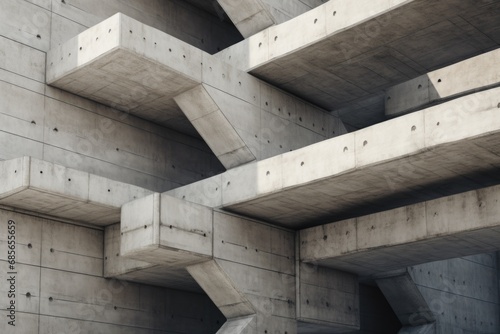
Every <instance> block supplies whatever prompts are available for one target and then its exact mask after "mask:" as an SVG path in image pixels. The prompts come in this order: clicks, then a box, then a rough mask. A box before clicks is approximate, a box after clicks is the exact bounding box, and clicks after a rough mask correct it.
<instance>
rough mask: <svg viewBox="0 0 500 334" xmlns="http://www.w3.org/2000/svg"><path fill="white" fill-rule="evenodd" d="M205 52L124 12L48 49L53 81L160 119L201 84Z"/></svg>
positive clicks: (174, 115) (49, 80) (163, 120)
mask: <svg viewBox="0 0 500 334" xmlns="http://www.w3.org/2000/svg"><path fill="white" fill-rule="evenodd" d="M202 53H203V52H202V51H201V50H199V49H197V48H195V47H193V46H191V45H189V44H187V43H184V42H182V41H180V40H179V39H177V38H175V37H172V36H169V35H168V34H165V33H163V32H161V31H160V30H157V29H154V28H151V27H147V26H145V25H143V24H141V23H140V22H138V21H136V20H134V19H131V18H129V17H127V16H125V15H122V14H120V13H118V14H116V15H113V16H112V17H110V18H108V19H107V20H105V21H103V22H101V23H100V24H97V25H95V26H93V27H91V28H89V29H87V30H86V31H84V32H83V33H81V34H79V35H77V36H75V37H74V38H72V39H70V40H69V41H68V42H66V43H64V44H62V45H60V46H58V47H56V48H54V49H52V50H50V51H49V52H48V54H47V77H46V81H47V83H48V84H50V85H53V86H55V87H59V88H61V89H64V90H67V91H69V92H72V93H75V94H77V95H80V96H83V97H86V98H88V99H91V100H94V101H97V102H101V103H103V104H106V105H109V106H112V107H114V108H117V109H119V110H123V111H126V112H130V113H132V114H135V115H137V116H140V117H142V118H145V119H149V120H151V121H154V122H156V123H159V124H163V125H168V124H169V120H171V119H175V118H178V117H179V116H182V111H181V110H180V109H179V107H178V106H177V104H176V103H175V101H174V100H173V98H174V97H175V96H177V95H179V94H180V93H182V92H185V91H187V90H189V89H192V88H194V87H195V86H197V85H199V84H200V83H201V76H202V67H201V62H202Z"/></svg>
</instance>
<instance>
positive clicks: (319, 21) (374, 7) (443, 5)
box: [219, 0, 500, 129]
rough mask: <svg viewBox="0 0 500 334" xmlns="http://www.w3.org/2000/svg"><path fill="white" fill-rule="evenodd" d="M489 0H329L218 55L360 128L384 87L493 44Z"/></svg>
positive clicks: (373, 119)
mask: <svg viewBox="0 0 500 334" xmlns="http://www.w3.org/2000/svg"><path fill="white" fill-rule="evenodd" d="M499 17H500V3H499V2H498V1H495V0H488V1H482V2H481V3H478V2H477V1H473V0H468V1H463V0H446V1H438V2H436V1H433V0H413V1H408V0H399V1H385V0H375V1H371V0H366V1H350V0H332V1H329V2H327V3H325V4H324V5H321V6H319V7H317V8H314V9H312V10H310V11H309V12H307V13H305V14H303V15H300V16H298V17H296V18H294V19H291V20H289V21H287V22H285V23H283V24H280V25H277V26H273V27H270V28H268V29H266V30H264V31H262V32H260V33H258V34H256V35H254V36H251V37H250V38H248V39H245V40H244V41H242V42H240V43H238V44H236V45H233V46H231V47H229V48H228V49H226V50H223V51H222V52H221V53H220V54H219V56H220V57H221V59H223V60H224V61H226V62H229V63H231V64H233V65H235V66H236V67H238V68H240V69H242V70H246V71H250V73H252V74H254V75H256V76H257V77H259V78H262V79H264V80H266V81H267V82H270V83H272V84H274V85H277V86H278V87H279V88H281V89H284V90H286V91H288V92H290V93H293V94H295V95H297V96H299V97H302V98H304V99H307V100H309V101H311V102H313V103H315V104H317V105H319V106H321V107H323V108H325V109H327V110H335V111H336V112H338V113H339V115H340V116H341V118H342V120H343V121H344V122H345V123H346V124H348V125H351V126H352V128H354V129H359V128H363V127H366V126H368V125H372V124H374V123H378V122H381V121H384V120H385V119H386V117H385V113H384V109H385V108H384V96H385V92H384V90H385V89H387V88H389V87H391V86H394V85H396V84H399V83H402V82H404V81H408V80H410V79H414V78H416V77H418V76H420V75H422V74H425V73H427V72H429V71H432V70H435V69H438V68H440V67H443V66H446V65H449V64H451V63H454V62H458V61H460V60H464V59H467V58H469V57H472V56H475V55H477V54H480V53H483V52H485V51H489V50H492V49H495V48H497V47H498V45H499V42H500V33H499V31H498V29H497V26H496V24H495V23H493V22H496V21H498V18H499Z"/></svg>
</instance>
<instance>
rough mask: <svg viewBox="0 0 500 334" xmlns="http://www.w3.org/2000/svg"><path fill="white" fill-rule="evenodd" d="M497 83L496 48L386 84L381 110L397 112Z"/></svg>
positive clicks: (499, 72) (498, 62) (499, 51)
mask: <svg viewBox="0 0 500 334" xmlns="http://www.w3.org/2000/svg"><path fill="white" fill-rule="evenodd" d="M498 85H500V49H497V50H495V51H490V52H488V53H485V54H482V55H479V56H476V57H473V58H470V59H467V60H464V61H462V62H459V63H457V64H454V65H451V66H448V67H445V68H441V69H439V70H436V71H433V72H429V73H427V74H425V75H422V76H420V77H417V78H415V79H413V80H410V81H407V82H404V83H402V84H399V85H397V86H394V87H391V88H389V89H388V90H387V92H386V94H385V114H386V115H388V116H398V115H401V114H404V113H407V112H410V111H413V110H417V109H419V108H423V107H425V106H428V105H431V104H437V103H439V102H442V101H446V100H449V99H450V98H453V97H457V96H463V95H466V94H470V92H478V91H481V90H486V89H488V88H492V87H494V86H498Z"/></svg>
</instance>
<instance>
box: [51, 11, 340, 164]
mask: <svg viewBox="0 0 500 334" xmlns="http://www.w3.org/2000/svg"><path fill="white" fill-rule="evenodd" d="M47 59H48V60H47V63H48V69H47V82H48V83H49V84H50V85H53V86H56V87H59V88H61V89H64V90H67V91H70V92H72V93H75V94H77V95H80V96H83V97H86V98H89V99H91V100H95V101H98V102H101V103H104V104H106V105H111V106H113V107H115V108H117V109H120V110H124V111H126V112H130V113H133V114H136V115H138V116H140V117H142V118H145V119H148V120H152V121H154V122H157V123H160V124H163V125H168V120H169V119H171V118H174V117H178V116H180V115H182V112H184V114H185V115H186V116H187V117H188V119H189V120H190V121H191V122H192V124H193V125H194V127H195V128H196V129H197V130H198V132H199V134H200V135H201V136H202V137H203V139H204V140H205V141H206V142H207V144H208V145H209V146H210V147H211V148H212V150H213V151H214V153H215V154H216V156H217V157H218V158H219V159H220V160H221V162H222V163H223V164H224V166H225V167H226V168H232V167H234V166H238V165H242V164H244V163H248V162H251V161H254V160H258V159H263V158H267V157H270V156H273V155H275V154H278V153H283V152H287V151H289V150H293V149H297V148H300V147H304V146H306V145H309V144H312V143H315V142H318V141H321V140H324V139H326V138H331V137H333V136H337V135H340V134H342V133H345V132H346V130H345V127H344V126H343V124H342V122H341V121H340V120H339V118H338V117H334V116H332V115H330V114H328V113H327V112H326V111H325V110H323V109H320V108H318V107H316V106H313V105H311V104H310V103H306V102H304V101H302V100H300V99H297V98H296V97H293V96H291V95H289V94H286V93H284V92H282V91H280V90H277V89H274V90H272V89H271V87H270V86H269V85H267V84H265V83H264V82H262V81H261V80H258V79H257V78H255V77H253V76H251V75H250V74H247V73H246V72H243V71H240V70H238V69H236V68H234V67H232V66H231V65H228V64H226V63H224V62H223V61H221V60H220V59H218V58H216V57H213V56H211V55H209V54H207V53H204V52H202V51H201V50H199V49H197V48H195V47H193V46H190V45H188V44H186V43H184V42H182V41H180V40H177V39H175V38H173V37H172V36H169V35H167V34H165V33H163V32H161V31H159V30H157V29H154V28H152V27H149V26H147V25H144V24H142V23H140V22H138V21H135V20H133V19H131V18H128V17H126V16H124V15H122V14H116V15H114V16H112V17H111V18H109V19H107V20H105V21H103V22H101V23H99V24H98V25H96V26H94V27H92V28H90V29H88V30H86V31H85V32H83V33H81V34H80V35H78V36H76V37H74V38H73V39H71V40H70V41H68V42H66V43H65V44H63V45H61V46H59V47H57V48H55V49H53V50H51V51H50V52H49V53H48V56H47ZM200 85H202V87H200ZM174 98H175V101H174ZM272 100H274V101H275V107H276V108H275V109H276V110H273V109H271V102H272ZM278 101H281V102H278ZM176 102H177V103H176ZM177 104H179V106H180V107H181V108H182V111H181V110H179V107H178V105H177Z"/></svg>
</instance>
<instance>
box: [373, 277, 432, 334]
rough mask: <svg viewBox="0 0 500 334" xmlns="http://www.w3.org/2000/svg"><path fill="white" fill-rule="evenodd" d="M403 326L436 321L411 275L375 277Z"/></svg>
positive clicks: (422, 324) (420, 324) (421, 324)
mask: <svg viewBox="0 0 500 334" xmlns="http://www.w3.org/2000/svg"><path fill="white" fill-rule="evenodd" d="M375 282H376V283H377V285H378V287H379V288H380V290H381V291H382V293H383V294H384V296H385V298H386V299H387V301H388V302H389V304H390V305H391V307H392V309H393V310H394V313H395V314H396V316H397V317H398V319H399V321H400V322H401V324H402V325H403V327H416V326H424V325H427V324H430V323H433V322H435V321H436V318H435V317H434V314H433V313H432V311H431V310H430V308H429V305H428V304H427V301H426V300H425V299H424V297H423V296H422V294H421V293H420V291H419V290H418V287H417V286H416V284H415V282H414V281H413V280H412V278H411V276H410V275H409V274H408V273H407V272H406V270H403V271H402V272H401V273H395V274H393V275H387V276H385V277H379V278H376V279H375Z"/></svg>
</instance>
